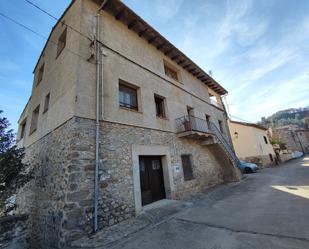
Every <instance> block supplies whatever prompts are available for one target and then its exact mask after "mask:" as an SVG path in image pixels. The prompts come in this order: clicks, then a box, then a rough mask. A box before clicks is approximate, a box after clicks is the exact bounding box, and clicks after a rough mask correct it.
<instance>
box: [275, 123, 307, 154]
mask: <svg viewBox="0 0 309 249" xmlns="http://www.w3.org/2000/svg"><path fill="white" fill-rule="evenodd" d="M272 137H273V138H274V140H277V141H280V142H281V143H284V144H285V146H286V148H287V149H288V150H289V151H292V152H293V151H300V152H303V153H308V152H309V130H308V129H301V128H299V127H298V126H296V125H287V126H282V127H279V128H275V129H272Z"/></svg>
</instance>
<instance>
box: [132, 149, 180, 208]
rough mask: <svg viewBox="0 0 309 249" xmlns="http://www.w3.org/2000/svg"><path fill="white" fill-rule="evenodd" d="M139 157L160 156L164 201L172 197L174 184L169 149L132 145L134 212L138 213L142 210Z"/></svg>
mask: <svg viewBox="0 0 309 249" xmlns="http://www.w3.org/2000/svg"><path fill="white" fill-rule="evenodd" d="M140 156H161V160H162V170H163V181H164V187H165V195H166V199H172V198H173V195H174V184H173V175H172V167H171V155H170V147H168V146H160V145H135V144H133V145H132V162H133V187H134V202H135V212H136V214H138V213H140V212H141V211H142V209H143V206H142V194H141V186H140V183H141V182H140V172H139V157H140Z"/></svg>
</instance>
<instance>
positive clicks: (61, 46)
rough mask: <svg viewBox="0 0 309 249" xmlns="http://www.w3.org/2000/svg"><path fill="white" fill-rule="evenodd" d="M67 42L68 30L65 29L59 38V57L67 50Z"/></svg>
mask: <svg viewBox="0 0 309 249" xmlns="http://www.w3.org/2000/svg"><path fill="white" fill-rule="evenodd" d="M66 40H67V29H65V30H64V31H63V32H62V34H61V35H60V36H59V38H58V43H57V57H58V56H59V54H61V52H62V50H63V49H64V48H65V44H66Z"/></svg>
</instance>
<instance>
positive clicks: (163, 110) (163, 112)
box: [154, 94, 167, 118]
mask: <svg viewBox="0 0 309 249" xmlns="http://www.w3.org/2000/svg"><path fill="white" fill-rule="evenodd" d="M156 100H160V101H161V102H160V103H157V101H156ZM165 100H166V98H165V97H163V96H160V95H158V94H154V101H155V108H156V117H158V118H167V116H166V101H165ZM157 104H159V105H160V107H159V109H161V114H158V106H157Z"/></svg>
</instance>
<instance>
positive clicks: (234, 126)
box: [228, 120, 276, 167]
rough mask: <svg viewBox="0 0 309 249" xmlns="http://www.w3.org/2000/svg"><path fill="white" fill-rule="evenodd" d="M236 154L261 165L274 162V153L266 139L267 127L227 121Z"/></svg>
mask: <svg viewBox="0 0 309 249" xmlns="http://www.w3.org/2000/svg"><path fill="white" fill-rule="evenodd" d="M228 124H229V128H230V132H231V138H232V141H233V146H234V149H235V152H236V155H237V156H238V157H239V158H240V159H242V160H245V161H249V162H254V163H256V164H258V165H259V166H261V167H265V166H267V165H272V164H274V163H275V159H276V154H275V152H274V149H273V147H272V145H271V143H270V141H269V139H268V136H267V129H266V128H264V127H262V126H259V125H256V124H251V123H244V122H238V121H232V120H229V121H228Z"/></svg>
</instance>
